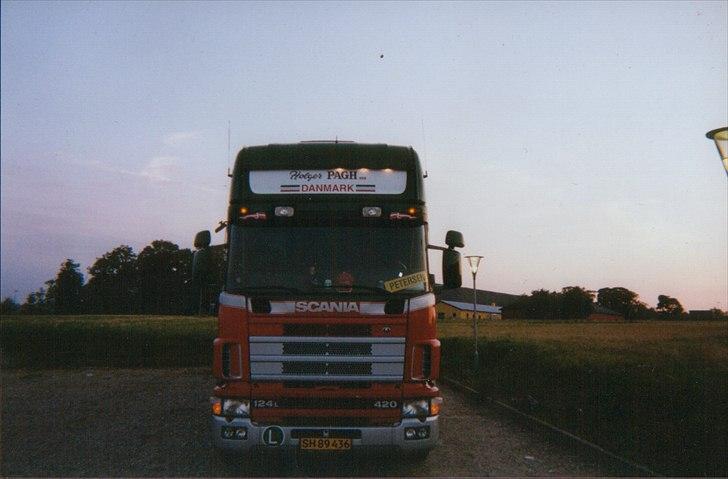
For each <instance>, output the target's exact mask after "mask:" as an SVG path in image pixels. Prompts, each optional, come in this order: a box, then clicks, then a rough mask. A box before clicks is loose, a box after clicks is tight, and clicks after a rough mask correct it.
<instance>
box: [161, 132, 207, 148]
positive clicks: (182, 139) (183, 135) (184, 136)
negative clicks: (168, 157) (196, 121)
mask: <svg viewBox="0 0 728 479" xmlns="http://www.w3.org/2000/svg"><path fill="white" fill-rule="evenodd" d="M201 136H202V135H201V133H200V132H199V131H177V132H174V133H170V134H168V135H166V136H165V137H164V140H163V141H164V144H165V145H167V146H181V145H183V144H184V143H186V142H188V141H190V140H197V139H199V138H200V137H201Z"/></svg>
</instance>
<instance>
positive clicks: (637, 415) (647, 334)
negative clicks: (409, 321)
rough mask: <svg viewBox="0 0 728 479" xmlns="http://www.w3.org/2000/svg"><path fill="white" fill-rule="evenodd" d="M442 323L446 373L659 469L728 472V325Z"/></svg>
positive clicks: (682, 472)
mask: <svg viewBox="0 0 728 479" xmlns="http://www.w3.org/2000/svg"><path fill="white" fill-rule="evenodd" d="M479 335H480V341H479V350H480V366H479V370H478V372H477V373H474V372H473V371H472V350H473V345H472V330H471V328H470V324H466V323H462V322H461V323H458V324H453V323H448V322H442V323H441V324H440V336H441V338H442V341H443V359H442V363H443V364H442V366H443V373H444V374H445V375H447V376H450V377H454V378H458V379H460V380H461V381H464V382H466V383H468V384H470V385H471V386H473V387H474V388H476V389H478V390H479V391H481V392H482V393H483V394H484V395H486V396H491V397H495V398H497V399H500V400H503V401H506V402H510V403H511V404H514V405H515V406H516V407H518V408H519V409H521V410H525V411H527V412H529V413H530V414H533V415H535V416H537V417H541V418H542V419H545V420H547V421H550V422H552V423H554V424H558V425H559V426H561V427H563V428H566V429H567V430H569V431H571V432H574V433H576V434H578V435H580V436H582V437H586V438H588V439H590V440H592V441H594V442H596V443H597V444H600V445H602V446H604V447H607V448H608V449H611V450H614V451H617V452H619V453H620V454H623V455H625V456H626V457H630V458H632V459H633V460H635V461H638V462H641V463H643V464H647V465H649V466H651V467H653V468H655V469H656V470H657V471H659V472H662V473H665V474H676V475H721V476H725V475H726V474H727V473H728V465H727V462H728V459H726V458H727V457H728V455H727V451H728V449H727V448H728V440H727V436H728V428H727V427H726V414H728V324H727V323H725V322H638V323H583V322H558V323H552V322H529V321H498V322H485V321H484V322H481V323H480V324H479Z"/></svg>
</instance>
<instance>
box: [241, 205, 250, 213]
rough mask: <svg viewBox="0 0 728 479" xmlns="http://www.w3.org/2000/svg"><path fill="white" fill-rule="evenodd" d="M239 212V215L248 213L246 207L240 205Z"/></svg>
mask: <svg viewBox="0 0 728 479" xmlns="http://www.w3.org/2000/svg"><path fill="white" fill-rule="evenodd" d="M240 214H241V215H247V214H248V207H247V206H241V207H240Z"/></svg>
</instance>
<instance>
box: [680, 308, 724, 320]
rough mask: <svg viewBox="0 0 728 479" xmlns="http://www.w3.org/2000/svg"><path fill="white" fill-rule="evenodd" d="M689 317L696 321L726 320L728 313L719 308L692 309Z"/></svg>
mask: <svg viewBox="0 0 728 479" xmlns="http://www.w3.org/2000/svg"><path fill="white" fill-rule="evenodd" d="M688 319H692V320H694V321H713V320H720V319H722V320H726V319H728V314H726V313H725V312H723V311H721V310H720V309H718V308H715V309H691V310H690V314H689V315H688Z"/></svg>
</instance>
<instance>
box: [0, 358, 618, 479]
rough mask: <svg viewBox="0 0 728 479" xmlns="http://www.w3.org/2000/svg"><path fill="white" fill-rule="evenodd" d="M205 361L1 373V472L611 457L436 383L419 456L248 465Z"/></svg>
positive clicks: (488, 466)
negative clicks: (228, 443)
mask: <svg viewBox="0 0 728 479" xmlns="http://www.w3.org/2000/svg"><path fill="white" fill-rule="evenodd" d="M211 386H212V379H211V376H210V374H209V371H208V370H207V369H137V370H133V369H83V370H64V371H23V370H10V371H3V372H2V396H1V398H0V400H1V401H2V429H1V437H0V438H1V439H2V441H1V442H0V444H1V445H2V455H1V456H0V457H1V459H2V464H1V465H0V474H2V475H3V476H54V477H63V476H103V477H113V476H116V477H119V476H124V477H129V476H137V477H138V476H155V477H161V476H175V477H179V476H187V477H190V476H203V477H220V476H233V475H256V476H257V475H262V476H271V475H272V476H281V475H293V476H297V475H303V476H604V475H614V474H618V472H615V471H614V470H611V469H609V466H607V465H603V464H599V463H597V462H596V461H595V460H594V459H591V458H589V457H584V456H583V455H582V454H580V453H578V452H575V451H569V450H568V448H567V446H565V445H563V444H557V443H554V442H553V441H552V440H550V439H549V438H546V437H544V436H543V435H542V434H540V433H539V432H535V431H532V430H529V429H528V428H526V427H525V426H523V425H521V424H519V423H517V422H514V421H512V420H509V419H507V418H503V417H501V416H500V415H498V414H496V413H495V412H493V411H490V410H488V409H486V408H483V407H480V406H475V405H474V404H473V403H472V402H471V401H470V400H468V398H467V397H464V396H462V395H461V394H460V393H457V392H455V391H453V390H451V389H448V388H444V391H443V392H444V394H443V395H444V397H445V405H444V413H443V415H442V419H441V420H442V432H441V444H440V445H439V447H438V448H436V449H435V450H434V451H433V452H432V453H431V454H430V456H429V458H428V459H427V460H426V461H425V462H422V463H419V464H416V463H415V464H403V463H402V461H401V460H399V458H397V457H391V458H376V459H372V458H361V459H356V460H351V458H348V457H347V456H344V457H338V458H337V457H328V456H324V457H323V458H319V459H312V458H308V459H307V460H303V461H299V462H298V463H293V464H292V463H291V462H290V461H288V462H285V461H281V460H277V458H271V459H266V460H263V461H261V462H260V463H259V464H258V465H257V466H256V467H255V468H250V467H248V466H245V465H235V464H233V465H230V464H229V463H228V462H226V461H223V460H222V458H220V457H219V456H218V455H217V454H215V453H214V452H213V451H212V448H211V441H210V437H209V429H208V418H209V416H208V415H209V409H208V408H209V402H208V398H209V394H210V390H211Z"/></svg>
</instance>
